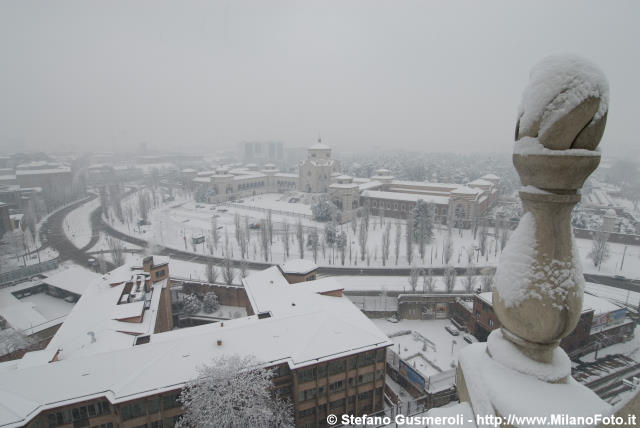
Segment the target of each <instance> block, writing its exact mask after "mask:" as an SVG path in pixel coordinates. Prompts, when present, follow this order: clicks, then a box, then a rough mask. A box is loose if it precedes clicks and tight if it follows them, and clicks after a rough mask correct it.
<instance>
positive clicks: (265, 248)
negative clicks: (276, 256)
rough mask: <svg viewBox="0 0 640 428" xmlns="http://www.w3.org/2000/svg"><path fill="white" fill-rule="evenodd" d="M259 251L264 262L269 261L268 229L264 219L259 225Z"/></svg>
mask: <svg viewBox="0 0 640 428" xmlns="http://www.w3.org/2000/svg"><path fill="white" fill-rule="evenodd" d="M260 250H261V252H262V257H264V261H265V262H268V261H269V229H268V226H267V219H264V221H263V222H262V224H260Z"/></svg>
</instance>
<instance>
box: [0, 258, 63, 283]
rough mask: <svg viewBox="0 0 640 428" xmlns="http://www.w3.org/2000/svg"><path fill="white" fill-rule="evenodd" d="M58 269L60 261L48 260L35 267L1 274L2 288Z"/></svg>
mask: <svg viewBox="0 0 640 428" xmlns="http://www.w3.org/2000/svg"><path fill="white" fill-rule="evenodd" d="M57 267H58V259H53V260H47V261H46V262H41V263H38V264H35V265H30V266H26V267H24V266H23V267H21V268H20V269H16V270H12V271H9V272H3V273H0V288H4V287H8V286H9V285H11V283H13V282H16V281H19V280H22V279H27V278H30V277H31V276H33V275H37V274H39V273H42V272H45V271H48V270H52V269H56V268H57Z"/></svg>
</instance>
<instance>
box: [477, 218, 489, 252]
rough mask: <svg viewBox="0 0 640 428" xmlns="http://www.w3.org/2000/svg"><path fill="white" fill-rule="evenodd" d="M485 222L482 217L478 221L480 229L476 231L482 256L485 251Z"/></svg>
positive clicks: (486, 233) (486, 232)
mask: <svg viewBox="0 0 640 428" xmlns="http://www.w3.org/2000/svg"><path fill="white" fill-rule="evenodd" d="M487 235H488V231H487V223H486V221H485V220H484V219H482V220H481V221H480V230H479V231H478V248H480V254H482V255H483V256H484V255H485V253H486V252H487Z"/></svg>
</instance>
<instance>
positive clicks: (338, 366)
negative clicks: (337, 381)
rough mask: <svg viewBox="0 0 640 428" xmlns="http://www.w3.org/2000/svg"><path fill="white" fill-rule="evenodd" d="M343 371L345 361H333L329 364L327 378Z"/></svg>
mask: <svg viewBox="0 0 640 428" xmlns="http://www.w3.org/2000/svg"><path fill="white" fill-rule="evenodd" d="M344 369H345V360H335V361H331V362H329V376H331V375H334V374H338V373H343V372H344Z"/></svg>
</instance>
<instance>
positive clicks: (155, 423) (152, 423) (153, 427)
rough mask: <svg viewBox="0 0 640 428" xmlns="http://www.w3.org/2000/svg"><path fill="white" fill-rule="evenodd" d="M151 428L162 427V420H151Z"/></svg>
mask: <svg viewBox="0 0 640 428" xmlns="http://www.w3.org/2000/svg"><path fill="white" fill-rule="evenodd" d="M151 428H162V421H161V420H160V421H153V422H151Z"/></svg>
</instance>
